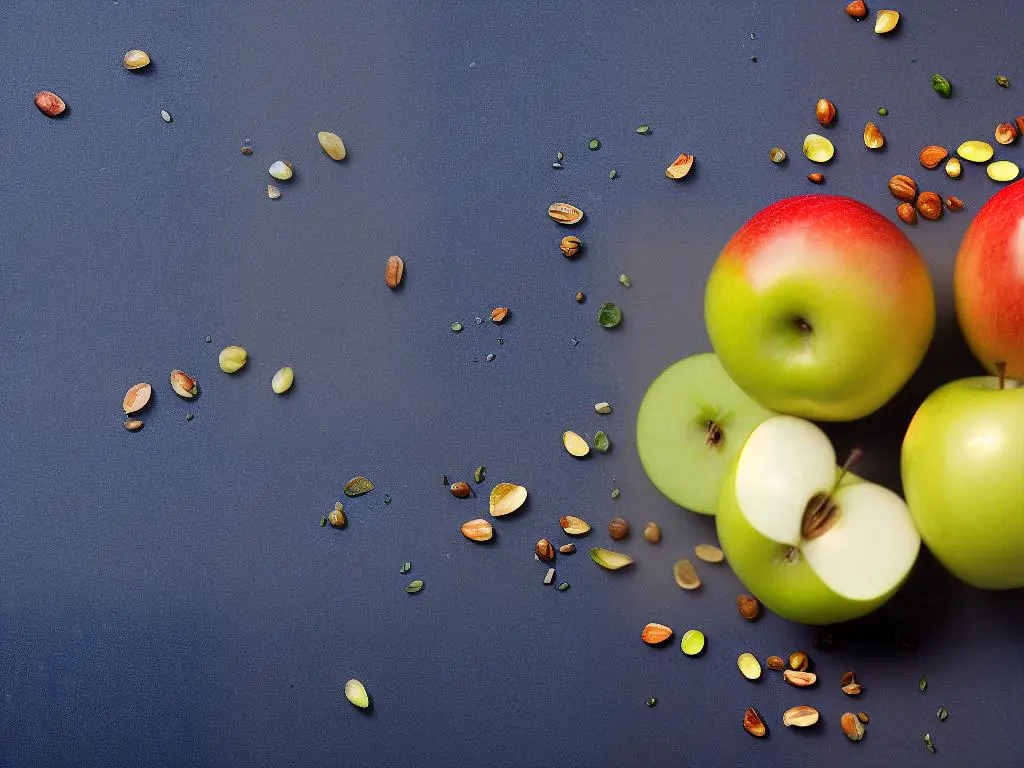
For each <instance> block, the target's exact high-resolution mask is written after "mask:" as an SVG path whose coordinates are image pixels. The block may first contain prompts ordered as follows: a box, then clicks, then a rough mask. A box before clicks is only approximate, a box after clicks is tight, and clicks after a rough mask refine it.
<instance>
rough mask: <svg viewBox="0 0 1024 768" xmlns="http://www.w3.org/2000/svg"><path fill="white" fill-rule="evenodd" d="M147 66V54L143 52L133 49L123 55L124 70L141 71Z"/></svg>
mask: <svg viewBox="0 0 1024 768" xmlns="http://www.w3.org/2000/svg"><path fill="white" fill-rule="evenodd" d="M148 65H149V54H148V53H146V52H145V51H140V50H137V49H133V50H131V51H128V53H126V54H125V55H124V68H125V69H142V68H143V67H145V66H148Z"/></svg>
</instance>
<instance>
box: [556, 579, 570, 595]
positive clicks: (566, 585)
mask: <svg viewBox="0 0 1024 768" xmlns="http://www.w3.org/2000/svg"><path fill="white" fill-rule="evenodd" d="M568 588H569V582H568V581H563V582H562V583H561V584H559V585H558V591H559V592H565V590H567V589H568Z"/></svg>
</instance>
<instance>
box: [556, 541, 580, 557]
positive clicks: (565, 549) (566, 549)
mask: <svg viewBox="0 0 1024 768" xmlns="http://www.w3.org/2000/svg"><path fill="white" fill-rule="evenodd" d="M558 551H559V552H561V553H562V554H563V555H571V554H572V553H573V552H575V551H576V545H575V544H573V543H572V542H571V541H570V542H569V543H568V544H563V545H562V546H560V547H559V548H558Z"/></svg>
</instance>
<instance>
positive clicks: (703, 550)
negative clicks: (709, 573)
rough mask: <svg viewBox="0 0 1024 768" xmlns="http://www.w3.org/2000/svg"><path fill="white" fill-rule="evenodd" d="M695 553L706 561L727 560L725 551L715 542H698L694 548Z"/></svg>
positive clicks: (718, 561)
mask: <svg viewBox="0 0 1024 768" xmlns="http://www.w3.org/2000/svg"><path fill="white" fill-rule="evenodd" d="M693 554H695V555H696V556H697V559H698V560H703V561H704V562H705V563H720V562H722V561H723V560H725V553H724V552H723V551H722V550H721V549H719V548H718V547H716V546H715V545H714V544H698V545H697V546H696V547H694V548H693Z"/></svg>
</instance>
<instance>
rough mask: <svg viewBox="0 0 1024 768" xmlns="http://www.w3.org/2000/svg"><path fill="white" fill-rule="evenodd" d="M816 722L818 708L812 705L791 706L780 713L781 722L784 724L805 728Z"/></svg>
mask: <svg viewBox="0 0 1024 768" xmlns="http://www.w3.org/2000/svg"><path fill="white" fill-rule="evenodd" d="M816 722H818V710H816V709H815V708H814V707H808V706H799V707H791V708H790V709H787V710H786V711H785V712H784V713H783V714H782V724H783V725H785V726H796V727H797V728H807V727H808V726H811V725H814V724H815V723H816Z"/></svg>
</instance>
